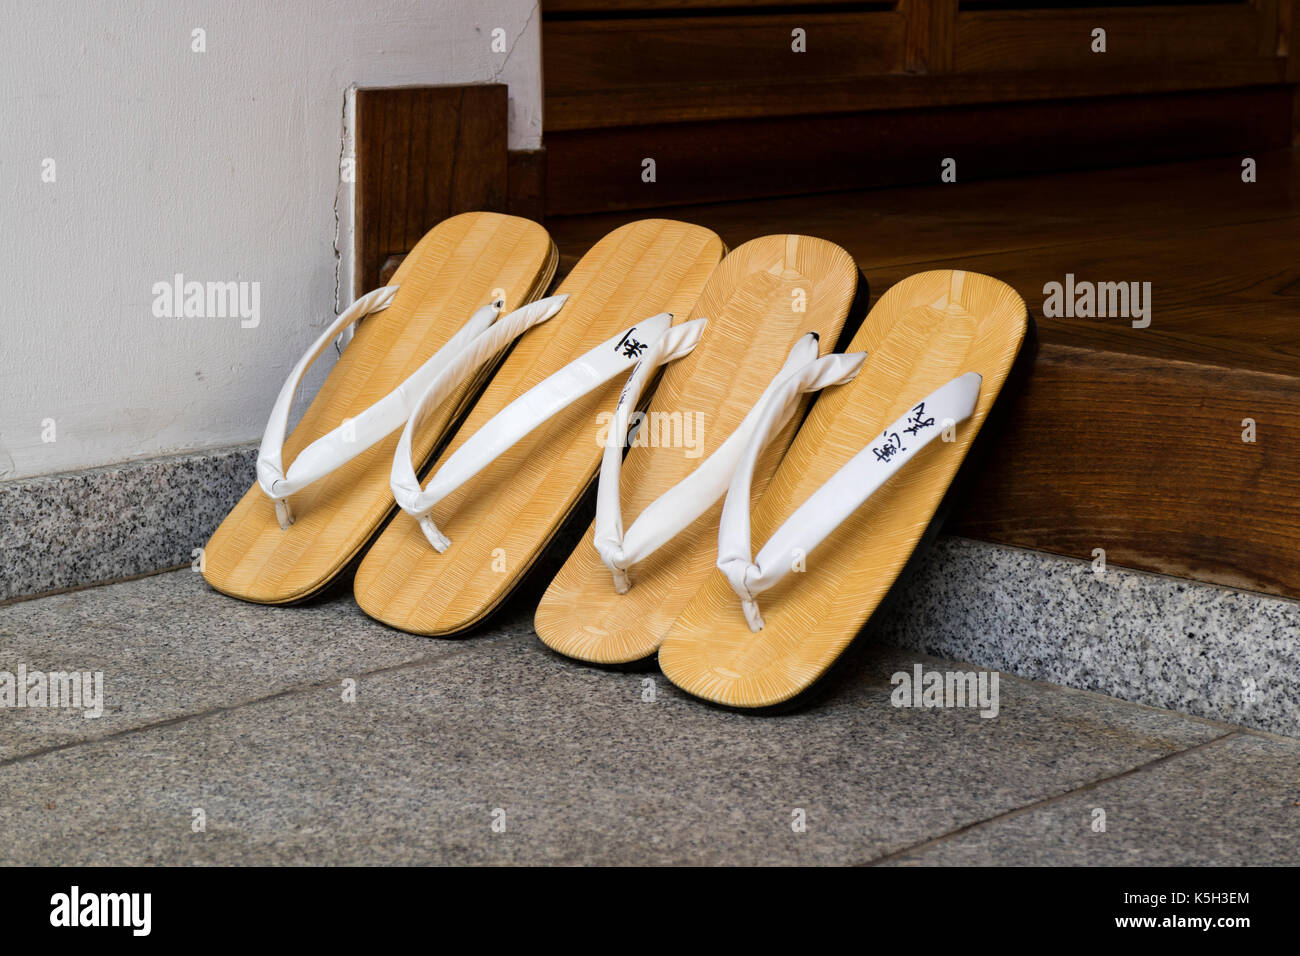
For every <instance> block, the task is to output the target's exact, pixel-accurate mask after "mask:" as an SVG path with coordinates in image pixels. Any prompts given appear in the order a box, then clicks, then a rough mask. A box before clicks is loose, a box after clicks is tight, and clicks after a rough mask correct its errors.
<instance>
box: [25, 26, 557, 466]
mask: <svg viewBox="0 0 1300 956" xmlns="http://www.w3.org/2000/svg"><path fill="white" fill-rule="evenodd" d="M536 6H537V4H536V2H535V0H480V2H473V0H354V2H344V0H315V2H309V0H295V2H289V0H281V2H273V0H257V2H254V0H222V2H196V0H182V2H168V0H116V2H113V3H104V2H100V0H4V2H3V4H2V9H0V20H2V22H0V270H3V271H2V272H0V276H2V277H3V288H0V480H3V479H5V478H14V477H22V476H29V475H37V474H45V473H51V472H58V471H67V470H74V469H80V468H87V467H93V466H97V465H102V464H107V463H111V462H118V461H124V460H128V459H133V458H141V457H149V456H153V455H159V454H167V453H171V452H177V451H185V450H191V449H200V448H205V447H213V446H220V445H226V444H231V443H236V442H244V441H249V440H253V439H256V438H258V437H260V435H261V430H262V426H263V424H264V421H265V416H266V414H267V412H268V410H269V409H270V406H271V403H272V401H273V399H274V396H275V393H276V392H277V391H278V389H279V387H280V384H281V382H282V380H283V378H284V376H285V374H287V372H288V369H289V368H290V367H291V366H292V365H293V363H294V361H296V359H297V357H298V356H299V354H300V353H301V351H302V350H303V349H304V348H305V347H306V345H307V344H308V343H309V342H310V341H311V339H312V338H313V337H314V335H315V334H316V331H317V330H319V329H320V328H321V327H323V326H324V325H325V324H326V323H327V322H328V321H329V320H330V319H331V318H332V317H333V315H334V314H335V303H336V294H337V298H338V299H339V300H343V301H345V303H346V301H350V297H351V295H352V292H353V290H351V289H350V288H349V280H348V277H349V276H350V275H351V271H352V264H351V249H352V237H351V219H350V216H351V208H352V205H351V199H352V197H351V187H350V186H343V187H340V183H339V172H338V170H339V160H340V152H341V151H345V152H346V151H348V150H350V149H351V139H350V131H349V130H348V129H346V127H347V126H348V125H350V123H351V106H350V105H348V106H347V107H346V108H345V102H347V103H350V98H349V95H348V91H349V90H350V89H351V88H352V87H354V86H401V85H412V84H436V83H471V82H487V81H494V82H505V83H508V84H509V86H510V119H511V125H510V144H511V147H512V148H517V149H528V148H535V147H537V146H538V145H539V143H540V138H541V84H540V40H539V22H538V20H539V14H538V12H537V9H536ZM196 27H198V28H203V29H204V30H206V42H207V52H205V53H195V52H191V35H192V34H191V31H192V30H193V29H194V28H196ZM496 27H501V28H503V29H504V30H505V31H506V37H507V45H508V52H506V53H504V54H503V53H494V52H492V49H491V46H492V36H491V35H492V31H493V29H494V28H496ZM345 134H346V136H345ZM46 158H51V159H53V160H54V161H55V163H56V167H55V169H56V175H57V179H56V181H55V182H53V183H45V182H42V178H41V173H42V168H43V167H42V164H43V161H44V160H45V159H46ZM336 209H337V213H336ZM336 215H337V217H338V219H337V221H338V222H339V223H341V226H340V227H339V231H338V235H337V237H336ZM178 272H179V273H183V274H184V276H185V278H186V280H194V281H199V282H208V281H222V282H225V281H249V282H253V281H255V282H258V283H260V292H261V309H260V311H261V320H260V325H259V326H258V327H257V328H251V329H245V328H241V323H240V320H239V319H238V318H189V319H184V318H179V319H178V318H156V317H155V316H154V314H153V302H154V294H153V291H152V288H153V284H154V283H155V282H158V281H170V280H171V278H172V276H173V275H174V274H175V273H178ZM336 281H337V282H338V283H339V288H338V289H337V290H336ZM47 420H52V422H53V437H54V439H55V440H54V441H52V442H50V441H44V440H43V437H44V438H48V437H50V434H51V429H50V428H49V427H48V421H47Z"/></svg>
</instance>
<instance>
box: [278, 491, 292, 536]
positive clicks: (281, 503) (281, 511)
mask: <svg viewBox="0 0 1300 956" xmlns="http://www.w3.org/2000/svg"><path fill="white" fill-rule="evenodd" d="M275 519H276V520H277V521H279V522H280V530H281V531H288V530H289V525H291V524H293V508H292V507H291V506H290V505H289V499H288V498H276V499H275Z"/></svg>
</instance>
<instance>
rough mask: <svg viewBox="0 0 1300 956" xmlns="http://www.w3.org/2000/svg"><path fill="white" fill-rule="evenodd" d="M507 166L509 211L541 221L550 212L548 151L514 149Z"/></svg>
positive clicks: (511, 151)
mask: <svg viewBox="0 0 1300 956" xmlns="http://www.w3.org/2000/svg"><path fill="white" fill-rule="evenodd" d="M507 167H508V172H507V176H506V211H507V212H509V213H510V214H511V215H512V216H523V217H524V218H525V219H536V220H539V221H540V220H541V219H542V217H543V216H545V215H546V150H545V149H512V150H510V153H509V157H508V159H507Z"/></svg>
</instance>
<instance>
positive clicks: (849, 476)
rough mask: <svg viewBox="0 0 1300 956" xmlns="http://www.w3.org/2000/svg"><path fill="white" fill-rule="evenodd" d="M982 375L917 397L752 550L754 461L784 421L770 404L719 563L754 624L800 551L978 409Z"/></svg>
mask: <svg viewBox="0 0 1300 956" xmlns="http://www.w3.org/2000/svg"><path fill="white" fill-rule="evenodd" d="M981 381H982V379H981V378H980V376H979V375H978V374H977V373H975V372H967V373H966V374H965V375H961V376H958V377H957V378H955V379H953V380H952V381H950V382H949V383H948V384H946V385H943V386H941V387H940V388H938V389H936V390H935V391H933V392H931V393H930V394H929V395H927V396H926V397H925V398H924V399H922V400H921V401H919V402H917V403H916V404H915V405H913V406H912V407H911V409H910V410H909V411H908V412H907V413H906V414H905V415H904V416H903V417H902V418H900V419H899V420H898V421H896V422H894V423H893V424H892V425H890V426H889V427H888V428H886V429H885V430H884V431H883V432H881V433H880V435H878V436H877V437H876V438H875V439H874V440H873V441H872V442H871V443H870V444H869V445H867V447H866V448H864V449H862V451H860V452H859V453H858V454H857V455H855V456H854V457H853V458H852V459H850V460H849V461H848V462H847V463H846V464H845V465H844V466H843V467H842V468H840V470H839V471H837V472H836V473H835V474H834V475H832V476H831V477H830V478H829V479H828V480H827V481H826V483H825V484H823V485H822V486H821V487H820V488H818V489H817V490H816V491H815V492H813V494H812V496H811V497H809V498H808V500H807V501H805V502H804V503H803V504H802V505H800V506H799V507H798V508H797V509H795V511H794V513H793V514H791V515H790V517H789V518H787V519H786V520H785V523H784V524H782V525H781V527H779V528H778V529H777V530H776V531H775V532H774V533H773V534H772V536H771V537H770V538H769V539H768V541H767V543H766V544H765V545H763V548H762V550H761V551H759V553H758V556H757V557H756V558H751V555H752V554H753V551H752V548H751V545H750V516H749V493H750V483H751V480H752V475H753V470H754V464H755V462H756V461H757V460H758V455H759V453H760V452H761V451H762V448H763V445H765V444H766V443H767V442H768V441H770V440H771V437H772V436H773V435H775V434H776V432H777V431H778V430H779V428H780V425H779V424H777V423H776V415H775V414H774V411H775V410H774V409H773V408H771V407H769V408H768V409H767V412H766V414H765V416H764V418H765V421H764V422H763V424H761V425H760V426H759V428H758V429H757V431H756V434H755V439H756V440H755V441H754V442H753V444H751V445H750V447H749V448H748V449H747V450H746V452H745V455H744V457H743V458H742V460H741V462H740V464H739V465H738V466H737V468H736V474H735V477H734V478H733V479H732V482H731V487H730V488H729V489H728V490H727V500H726V502H725V503H724V504H723V506H722V520H721V522H720V524H719V527H718V567H719V568H720V569H721V570H722V572H723V573H724V574H725V575H726V576H727V580H728V582H730V584H731V587H732V590H734V591H735V592H736V594H737V595H738V596H739V597H740V600H741V605H742V608H743V610H744V612H745V620H746V621H748V623H749V628H750V630H752V631H758V630H760V629H762V627H763V618H762V615H760V614H759V611H758V602H757V597H758V595H759V594H761V593H762V592H764V591H766V590H767V589H768V588H770V587H772V586H773V585H775V584H776V583H777V582H778V581H780V580H781V579H782V578H784V577H785V576H786V574H788V573H790V571H791V570H792V569H793V568H794V567H795V565H796V563H797V559H803V558H806V557H807V556H808V555H810V554H812V552H813V550H814V549H815V548H817V546H818V545H820V544H821V543H822V542H823V541H825V540H826V538H827V537H828V536H829V535H830V534H831V532H833V531H834V530H835V529H836V528H838V527H839V526H840V525H841V524H842V523H843V522H844V521H845V520H847V519H848V517H849V516H850V515H852V514H853V512H855V511H856V510H857V509H858V508H860V507H862V505H863V504H864V503H865V502H866V501H867V499H868V498H870V497H871V496H872V495H873V494H875V493H876V491H878V490H879V489H880V487H881V486H882V485H884V484H885V482H886V481H888V480H889V479H890V478H891V477H892V476H893V475H895V474H897V473H898V471H899V470H900V469H901V468H903V467H904V466H905V465H906V464H907V463H908V462H909V461H911V460H912V457H913V456H914V455H915V454H916V453H917V452H918V451H920V450H921V449H922V448H924V447H925V446H926V445H928V444H929V443H930V442H931V441H933V440H934V439H935V438H936V437H938V436H939V435H941V434H942V433H943V431H944V429H945V428H946V427H948V426H949V425H951V424H956V423H959V422H963V421H965V420H966V419H968V418H969V417H970V416H971V415H972V414H973V413H974V411H975V403H976V400H977V399H978V398H979V392H980V384H981Z"/></svg>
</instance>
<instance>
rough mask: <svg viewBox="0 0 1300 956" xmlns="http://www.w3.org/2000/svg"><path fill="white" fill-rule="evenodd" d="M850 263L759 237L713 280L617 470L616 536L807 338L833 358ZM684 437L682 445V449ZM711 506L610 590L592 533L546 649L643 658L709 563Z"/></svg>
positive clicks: (552, 602) (775, 451)
mask: <svg viewBox="0 0 1300 956" xmlns="http://www.w3.org/2000/svg"><path fill="white" fill-rule="evenodd" d="M857 280H858V269H857V266H856V265H855V264H854V262H853V259H852V257H850V256H849V254H848V253H847V252H845V251H844V250H843V249H841V248H840V247H839V246H836V245H834V244H832V243H829V242H826V241H824V240H821V239H813V238H810V237H808V236H764V237H763V238H761V239H755V240H753V241H752V242H747V243H745V244H744V245H743V246H740V247H739V248H737V249H736V250H735V251H733V252H732V253H731V254H730V255H728V256H727V258H726V259H725V260H724V261H723V263H722V265H721V266H720V267H719V268H718V270H717V271H716V272H715V273H714V274H713V277H712V278H711V279H710V280H709V284H708V286H706V287H705V290H704V294H703V295H702V296H701V297H700V301H699V304H698V305H697V306H696V307H695V312H694V315H693V317H695V318H698V317H701V316H703V317H706V318H707V319H708V326H707V328H706V331H705V333H704V336H703V338H702V339H701V340H700V343H699V345H697V346H696V347H695V350H694V351H693V352H692V353H691V354H690V355H688V356H686V357H685V358H682V359H679V360H678V361H676V362H674V363H672V364H671V365H669V366H668V367H667V369H665V371H664V373H663V377H662V379H661V380H660V382H659V386H658V388H656V390H655V392H654V396H653V398H652V399H651V401H650V404H649V410H648V411H649V414H648V415H647V417H646V419H645V423H644V424H643V426H642V432H641V433H640V434H641V437H642V440H643V441H645V442H646V444H644V445H637V444H634V445H633V447H632V448H630V449H629V450H628V453H627V458H626V460H625V462H624V465H623V475H622V480H621V482H620V495H621V497H622V503H623V522H624V527H630V526H631V524H632V522H633V520H634V519H635V518H636V516H637V515H638V514H640V513H641V511H642V510H643V509H644V508H645V507H646V506H647V505H649V504H650V503H651V502H653V501H654V500H655V499H656V498H658V497H659V496H660V495H662V494H663V493H664V492H666V491H667V490H668V489H669V488H671V487H673V485H675V484H677V483H678V482H680V481H681V480H682V479H683V478H685V477H686V476H687V475H688V474H689V473H690V472H691V471H693V470H694V469H695V468H696V467H697V466H698V465H699V464H700V463H701V462H702V461H703V460H704V459H705V458H707V457H708V456H709V455H710V454H712V453H713V452H714V451H716V450H717V448H718V446H720V445H721V444H722V442H723V441H724V440H725V439H726V438H727V436H728V435H730V434H731V433H732V432H733V431H734V430H735V429H736V427H737V426H738V425H739V424H740V422H741V420H742V419H743V418H744V417H745V415H746V414H748V413H749V411H750V409H751V408H753V407H754V404H755V403H756V402H757V401H758V398H759V396H760V395H761V394H762V392H763V390H764V389H765V388H766V387H767V386H768V384H769V383H770V381H771V380H772V377H773V376H774V375H776V373H777V372H778V370H779V369H780V368H781V365H782V364H783V363H784V362H785V359H786V356H787V355H788V354H789V351H790V349H791V347H793V345H794V344H795V342H797V341H798V340H799V339H800V338H801V337H802V336H804V335H806V334H807V333H808V332H816V333H818V334H819V335H820V337H821V343H820V344H821V352H822V354H825V353H826V352H828V351H830V350H831V349H833V348H834V347H835V343H836V341H837V339H838V338H839V335H840V332H841V330H842V329H843V326H844V321H845V319H846V317H847V316H848V313H849V308H850V306H851V305H852V302H853V296H854V292H855V290H856V288H857ZM798 417H799V415H796V416H795V420H794V421H792V422H791V423H790V424H789V425H788V426H787V427H786V428H785V429H784V430H783V432H782V433H781V434H780V435H779V436H777V438H776V440H774V441H773V442H772V444H771V445H770V446H769V447H768V449H767V451H766V453H765V456H764V459H763V460H762V461H761V462H760V466H759V469H758V473H757V475H756V480H755V482H754V495H755V497H757V496H758V495H760V494H761V493H762V491H763V489H764V488H765V487H766V485H767V478H768V477H770V475H771V473H772V471H773V470H774V468H775V466H776V463H777V462H778V461H779V460H780V459H781V456H782V455H784V454H785V450H786V448H787V447H788V445H789V443H790V440H791V438H792V437H793V435H794V430H795V428H796V426H797V420H798ZM688 425H689V426H690V428H689V432H690V437H691V438H692V439H693V441H692V442H691V444H690V445H687V444H686V442H685V438H686V437H687V434H688V428H687V426H688ZM721 511H722V502H721V501H718V502H717V503H716V504H715V505H714V506H713V507H712V508H710V509H709V510H708V511H707V512H706V513H705V514H704V515H701V516H700V517H699V518H698V519H696V521H695V522H694V523H692V524H691V525H690V526H689V527H688V528H686V529H685V530H684V531H683V532H682V533H681V534H680V535H678V536H677V537H675V538H673V539H672V540H671V541H669V542H668V543H666V544H665V545H663V546H662V547H661V548H660V549H659V550H658V551H656V552H655V553H654V554H652V555H650V556H649V557H648V558H646V560H644V561H642V562H641V563H640V564H638V565H636V566H634V567H633V568H632V569H631V572H630V574H631V580H632V587H631V589H630V590H629V591H628V592H627V593H626V594H618V593H617V592H616V591H615V590H614V585H613V579H612V577H611V574H610V571H609V570H608V569H607V568H606V567H605V565H604V564H603V563H602V562H601V560H600V556H599V555H598V554H597V552H596V549H595V546H594V545H593V543H592V536H593V533H594V529H593V530H589V531H588V533H587V534H586V535H585V536H584V537H583V539H582V541H581V543H579V545H578V546H577V548H576V549H575V550H574V552H573V554H572V555H571V556H570V557H569V559H568V560H567V561H566V562H565V564H564V566H563V568H561V570H560V572H559V574H558V575H557V576H556V577H555V580H554V581H553V582H552V583H551V586H550V587H549V588H548V589H547V591H546V594H545V596H544V597H543V598H542V602H541V606H540V607H538V609H537V616H536V620H535V626H536V630H537V634H538V636H539V637H540V638H541V639H542V640H543V641H544V642H545V643H546V644H547V645H548V646H549V647H551V648H552V649H554V650H556V651H559V652H560V653H561V654H566V655H568V656H570V657H574V658H578V659H580V660H584V661H590V662H594V663H600V664H625V663H630V662H634V661H638V660H643V659H644V658H647V657H650V656H652V655H653V654H654V652H655V651H656V650H657V649H658V647H659V643H660V641H662V640H663V636H664V634H666V633H667V631H668V628H669V626H670V625H671V624H672V622H673V621H674V620H675V619H676V618H677V616H678V614H680V613H681V611H682V609H683V608H684V607H685V605H686V602H687V601H688V600H689V599H690V598H691V596H692V595H693V594H694V593H695V592H696V591H698V590H699V589H700V587H701V586H702V585H703V584H704V583H705V581H707V580H708V578H709V575H710V573H711V572H712V571H713V568H714V562H715V561H716V559H717V529H718V518H719V515H720V514H721Z"/></svg>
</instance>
